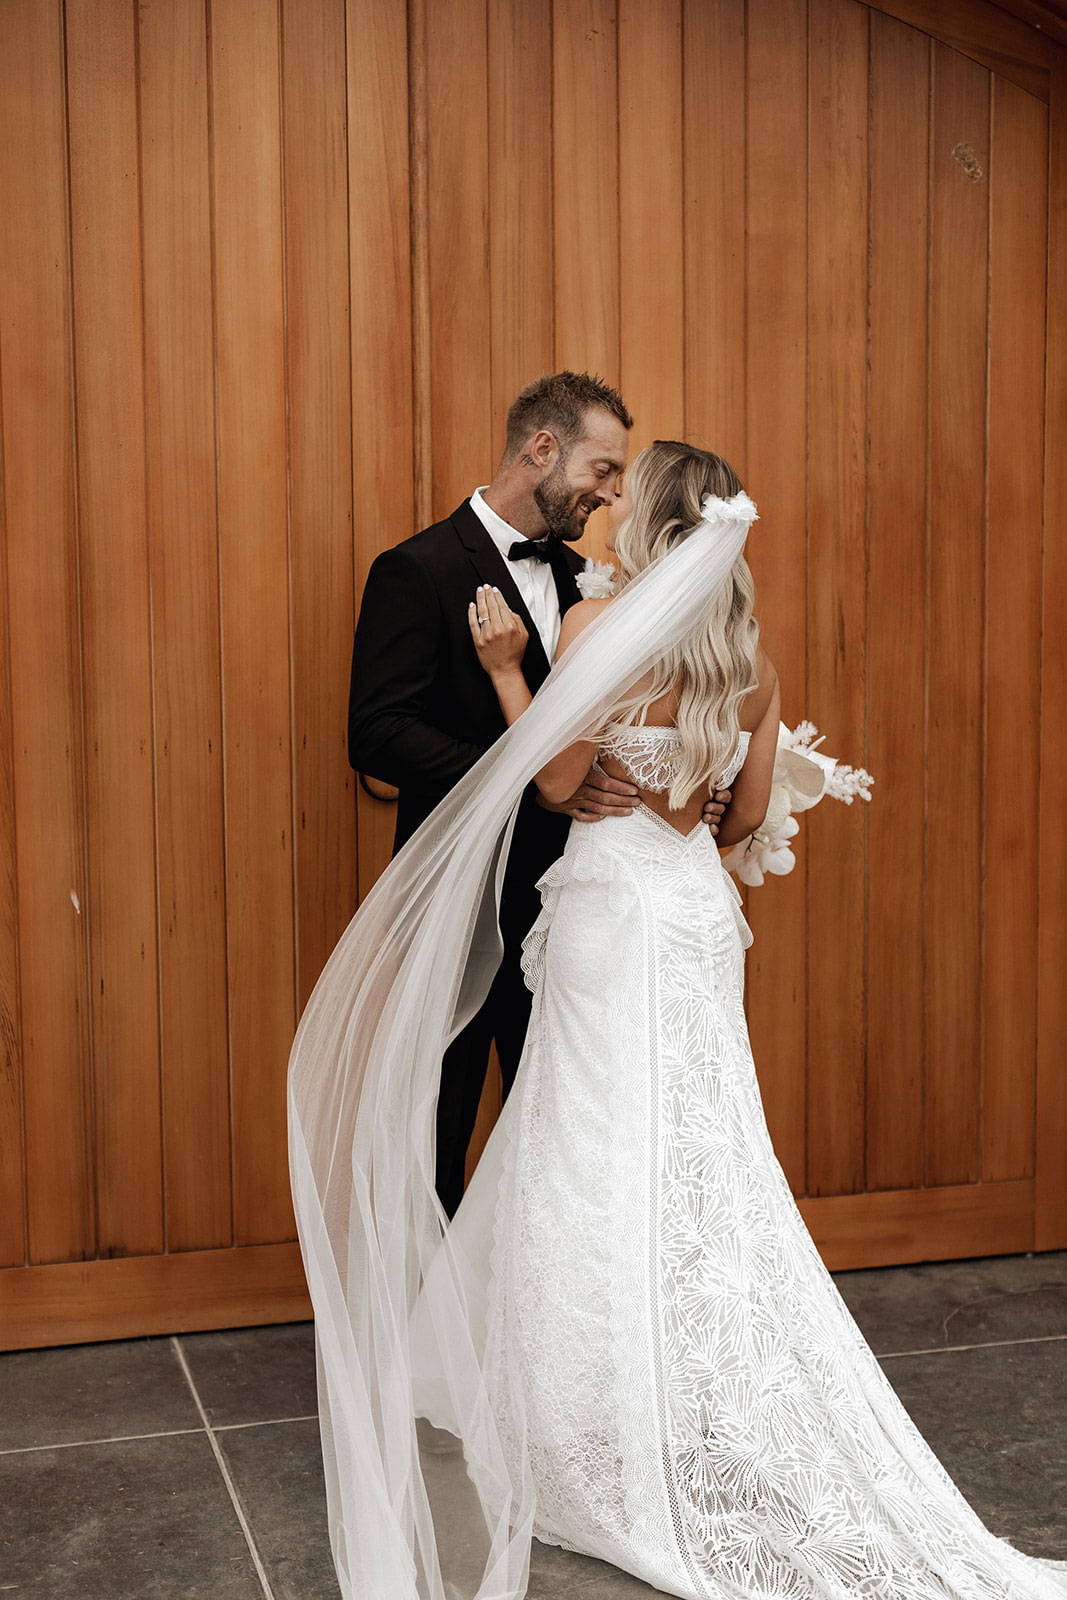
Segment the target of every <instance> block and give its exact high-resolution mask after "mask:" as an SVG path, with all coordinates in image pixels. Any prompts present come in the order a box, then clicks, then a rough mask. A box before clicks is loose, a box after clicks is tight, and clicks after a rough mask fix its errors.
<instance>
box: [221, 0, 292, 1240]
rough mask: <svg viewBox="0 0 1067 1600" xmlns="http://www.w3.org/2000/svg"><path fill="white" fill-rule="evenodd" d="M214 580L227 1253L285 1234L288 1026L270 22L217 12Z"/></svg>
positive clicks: (288, 825) (258, 13)
mask: <svg viewBox="0 0 1067 1600" xmlns="http://www.w3.org/2000/svg"><path fill="white" fill-rule="evenodd" d="M210 38H211V58H210V59H211V117H212V182H213V208H214V209H213V216H214V230H215V332H216V342H217V356H216V360H217V380H216V381H217V397H218V492H219V572H220V582H221V629H222V696H223V700H222V704H223V719H224V728H225V737H226V768H225V771H226V786H225V807H226V931H227V978H228V984H229V1007H230V1011H229V1014H230V1081H231V1106H232V1112H231V1115H232V1127H233V1209H234V1240H235V1243H237V1244H242V1245H243V1244H256V1243H260V1242H265V1241H268V1240H272V1239H279V1238H286V1237H289V1236H291V1235H292V1233H293V1228H294V1223H293V1216H292V1201H291V1198H290V1193H289V1176H288V1171H287V1170H286V1166H285V1163H284V1162H283V1161H281V1160H280V1158H279V1153H280V1152H281V1151H283V1150H284V1149H285V1144H286V1105H285V1073H286V1064H287V1061H288V1055H289V1046H290V1044H291V1042H292V1036H293V1030H294V1028H295V1026H296V973H295V951H294V920H293V907H294V902H293V837H292V832H293V830H292V818H293V796H292V727H291V718H290V694H291V679H290V674H291V643H290V631H289V629H290V624H289V592H288V590H289V534H288V517H287V499H288V492H287V491H288V485H287V473H286V455H287V432H286V384H285V325H284V282H283V256H282V169H281V129H280V62H279V37H278V15H277V7H276V5H275V4H274V0H213V4H212V10H211V33H210Z"/></svg>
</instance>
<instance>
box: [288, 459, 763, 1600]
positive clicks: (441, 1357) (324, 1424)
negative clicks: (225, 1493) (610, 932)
mask: <svg viewBox="0 0 1067 1600" xmlns="http://www.w3.org/2000/svg"><path fill="white" fill-rule="evenodd" d="M702 510H703V516H702V520H701V522H700V523H698V524H697V526H696V527H695V528H694V529H693V530H691V531H689V532H688V533H687V534H686V536H685V537H684V538H682V539H680V540H679V541H677V542H676V543H675V545H674V546H673V547H672V548H671V549H670V550H669V551H668V553H667V554H666V555H665V556H663V557H662V558H661V559H660V560H658V561H656V562H655V563H653V564H652V565H651V566H650V567H648V568H646V569H645V571H643V572H642V573H640V574H639V575H638V576H637V577H636V578H635V579H634V580H633V581H632V582H631V583H629V584H628V585H627V586H626V587H625V589H624V590H623V592H622V594H621V595H619V597H618V598H617V599H616V600H615V601H614V603H613V604H612V605H610V606H606V607H605V608H604V609H603V611H602V613H601V614H600V615H599V616H598V617H597V618H596V619H595V620H594V621H593V623H592V624H590V626H589V627H588V628H586V629H585V630H584V631H583V632H582V633H581V634H580V635H579V637H578V638H577V639H576V640H575V641H574V643H573V644H572V645H571V646H570V648H569V649H568V650H567V651H566V652H565V653H564V655H563V656H562V657H561V658H560V660H559V661H558V662H557V663H556V664H555V666H554V667H553V669H552V671H551V673H550V674H549V676H548V678H547V679H546V681H545V683H544V684H543V685H542V687H541V689H540V690H539V691H538V693H537V695H536V696H535V698H534V700H533V703H532V704H531V705H530V707H529V709H528V710H527V711H525V712H524V713H523V715H522V716H521V717H520V718H519V719H518V720H517V721H516V722H515V723H514V724H513V725H512V726H511V727H510V728H509V729H508V730H507V732H506V733H504V734H503V735H502V736H501V737H500V738H499V739H498V740H497V741H496V743H495V744H494V745H493V746H492V747H491V749H489V750H488V751H487V752H486V754H485V755H484V756H483V757H482V758H481V760H480V761H479V762H478V763H477V764H476V765H475V766H474V767H473V768H472V769H471V770H470V771H469V772H468V773H467V774H466V776H465V777H464V778H463V779H462V780H461V781H460V782H459V783H458V784H457V785H456V786H455V787H454V788H453V789H452V790H451V792H450V793H449V794H448V795H447V796H446V798H445V799H444V800H443V801H442V802H441V803H440V805H438V806H437V808H436V809H435V810H434V811H433V813H432V814H431V815H430V816H429V817H428V818H427V819H426V821H425V822H424V823H423V824H422V826H421V827H420V828H419V829H418V831H417V832H416V833H415V834H414V835H413V836H412V838H411V839H409V841H408V842H407V844H406V845H405V846H404V847H403V849H402V850H401V851H400V852H399V853H398V854H397V856H396V857H395V858H394V860H393V861H392V862H391V863H390V865H389V866H388V868H387V869H386V871H385V872H384V873H383V874H382V876H381V878H380V879H379V880H378V882H377V883H376V885H375V886H374V888H373V889H372V890H371V892H370V893H369V894H368V895H367V897H366V899H365V900H364V901H363V904H362V905H361V906H360V908H359V909H358V911H357V912H356V914H355V915H354V916H353V918H352V920H351V922H350V923H349V924H348V926H347V928H346V929H345V931H344V933H343V934H342V935H341V937H340V939H339V940H338V943H337V945H336V946H335V948H334V950H333V951H332V953H331V955H330V957H329V959H328V960H327V962H326V965H325V967H324V968H323V970H322V973H321V974H320V976H319V979H318V981H317V983H316V985H315V987H314V989H313V991H312V993H311V995H310V997H309V999H308V1002H307V1005H306V1006H305V1008H304V1011H303V1014H302V1015H301V1017H300V1021H299V1024H298V1027H297V1030H296V1035H295V1038H294V1040H293V1045H292V1049H291V1053H290V1058H289V1071H288V1123H289V1171H290V1180H291V1185H292V1193H293V1204H294V1210H295V1214H296V1223H297V1232H298V1237H299V1242H300V1250H301V1254H302V1258H303V1263H304V1269H305V1273H306V1276H307V1282H308V1288H309V1291H310V1294H311V1300H312V1305H313V1307H314V1313H315V1346H316V1364H317V1377H318V1404H319V1421H320V1430H321V1436H322V1453H323V1464H324V1468H325V1476H326V1493H327V1507H328V1517H329V1532H330V1543H331V1548H332V1551H333V1558H334V1563H335V1566H336V1569H337V1575H338V1581H339V1583H340V1587H341V1592H342V1594H343V1595H344V1597H345V1600H519V1597H520V1596H522V1595H524V1594H525V1592H526V1586H527V1581H528V1574H529V1557H530V1539H531V1529H532V1524H533V1516H534V1510H535V1493H534V1485H533V1481H532V1476H531V1472H530V1465H529V1460H528V1458H527V1455H526V1450H525V1444H524V1442H523V1441H522V1440H521V1439H520V1443H519V1449H518V1456H517V1458H516V1454H515V1450H514V1446H512V1448H511V1450H510V1452H509V1453H508V1454H507V1455H506V1454H505V1450H504V1447H503V1443H502V1440H501V1437H500V1435H499V1433H498V1430H497V1426H496V1422H495V1420H494V1413H493V1408H492V1405H491V1397H490V1395H489V1393H488V1389H487V1384H486V1381H485V1372H484V1367H483V1355H484V1341H485V1329H484V1327H483V1326H482V1325H481V1319H480V1318H479V1307H478V1305H477V1304H476V1303H475V1301H474V1299H472V1297H471V1295H470V1294H469V1293H468V1285H467V1283H466V1282H465V1279H464V1270H463V1267H464V1264H463V1262H462V1260H460V1259H459V1256H458V1253H457V1251H456V1250H455V1248H454V1247H453V1245H452V1243H451V1242H450V1238H449V1231H448V1218H447V1216H446V1215H445V1212H444V1210H443V1208H442V1207H441V1205H440V1202H439V1200H438V1198H437V1195H436V1192H435V1187H434V1171H435V1136H436V1126H435V1119H436V1103H437V1090H438V1084H439V1079H440V1064H441V1057H442V1055H443V1053H444V1049H445V1046H446V1045H447V1043H448V1042H449V1040H450V1039H451V1038H453V1037H454V1035H455V1034H456V1033H457V1032H458V1031H459V1030H460V1028H462V1027H463V1026H464V1025H465V1023H466V1022H467V1021H468V1020H469V1018H470V1017H472V1016H473V1015H474V1013H475V1011H476V1010H477V1009H478V1007H479V1006H480V1005H481V1003H482V1000H483V999H484V997H485V995H486V994H487V992H488V989H489V985H490V983H491V981H492V977H493V974H494V973H495V971H496V968H497V965H498V963H499V960H500V955H501V949H502V947H501V941H500V935H499V931H498V927H497V911H498V906H499V900H500V888H501V881H502V875H503V868H504V864H505V861H506V858H507V852H508V848H509V845H510V841H511V834H512V830H513V828H514V824H515V815H516V811H517V808H518V803H519V799H520V797H521V794H522V791H523V789H524V787H525V786H526V784H527V783H528V782H529V781H530V779H531V778H532V777H533V775H534V774H535V773H536V772H537V771H539V770H540V768H541V767H542V766H544V764H545V763H546V761H548V760H549V759H550V758H551V757H552V756H553V755H555V754H557V753H558V752H559V751H560V750H562V749H564V748H566V746H567V745H569V744H571V743H573V742H574V741H575V740H576V739H579V738H582V737H583V736H585V737H588V736H589V735H590V734H591V733H592V732H593V730H594V729H595V728H596V726H597V725H598V723H599V722H600V721H601V720H602V719H603V717H604V716H605V715H606V713H607V712H608V711H610V709H611V707H612V706H613V704H614V703H615V702H616V701H617V700H618V699H619V698H620V697H621V696H622V695H623V694H624V693H625V692H626V691H627V689H628V688H629V687H630V686H631V685H632V683H633V682H634V681H635V680H636V679H637V678H639V677H640V676H641V675H642V674H643V673H644V672H646V671H647V670H648V668H649V667H650V666H651V665H652V664H653V662H654V661H655V660H656V659H657V658H658V657H660V656H661V655H662V654H663V653H664V652H665V651H667V650H668V649H670V648H671V647H672V646H673V645H675V644H677V643H679V642H680V641H682V640H684V638H685V637H686V635H687V634H688V633H689V632H690V631H691V630H692V629H693V628H695V627H696V626H698V625H699V624H700V622H701V620H702V619H703V617H704V616H705V615H706V612H707V610H708V607H709V605H710V604H711V602H712V600H713V598H714V596H715V594H716V592H717V591H718V589H719V588H720V586H721V585H723V584H724V583H725V582H727V581H728V579H729V577H730V573H731V569H732V568H733V565H734V563H735V561H736V560H737V558H738V557H739V556H740V554H741V552H742V550H743V548H744V543H745V538H746V536H747V533H748V529H749V525H750V524H751V522H753V521H754V520H755V519H756V515H757V513H756V508H755V505H754V504H753V502H752V501H751V500H750V499H749V497H748V495H747V494H745V493H744V491H741V492H740V493H738V494H736V495H733V496H731V497H730V498H729V499H728V500H724V499H720V498H719V497H718V496H714V495H709V496H708V497H707V498H706V500H705V501H704V503H703V507H702ZM585 825H586V826H596V824H595V823H594V824H585ZM417 1329H418V1336H416V1330H417ZM509 1382H510V1384H511V1389H512V1404H511V1408H510V1409H511V1412H512V1417H513V1420H514V1418H515V1417H518V1418H520V1419H521V1418H522V1416H523V1410H522V1393H521V1374H519V1373H518V1372H516V1373H514V1374H509ZM430 1391H432V1392H433V1393H435V1394H436V1395H438V1396H445V1397H447V1399H446V1402H445V1410H446V1411H447V1418H446V1421H447V1426H448V1428H449V1430H450V1433H449V1434H445V1435H434V1433H433V1430H432V1429H429V1430H428V1429H427V1425H426V1422H425V1420H424V1419H425V1418H426V1417H427V1416H428V1414H429V1411H428V1408H427V1406H426V1405H425V1402H424V1401H423V1400H422V1398H421V1397H422V1396H423V1395H424V1394H425V1393H428V1392H430ZM439 1411H440V1408H439ZM434 1420H435V1421H440V1420H441V1416H440V1414H438V1415H437V1416H435V1418H434ZM520 1426H521V1421H520ZM451 1435H454V1436H455V1439H454V1441H453V1440H452V1439H451ZM441 1438H444V1439H445V1440H446V1441H448V1442H450V1443H453V1445H454V1447H453V1448H452V1449H444V1450H442V1449H441V1448H439V1445H440V1440H441ZM432 1446H433V1447H432Z"/></svg>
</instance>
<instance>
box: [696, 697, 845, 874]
mask: <svg viewBox="0 0 1067 1600" xmlns="http://www.w3.org/2000/svg"><path fill="white" fill-rule="evenodd" d="M817 732H818V729H817V728H816V727H815V724H814V723H812V722H798V723H797V725H796V727H795V728H787V727H786V725H785V723H784V722H780V723H779V724H778V752H777V755H776V757H775V762H774V775H773V777H772V779H771V800H770V805H769V806H768V808H767V815H766V816H765V817H764V819H763V821H762V823H761V824H760V826H759V827H758V828H757V829H756V831H755V833H753V834H751V835H750V836H749V838H748V839H747V840H744V839H743V840H741V842H740V843H739V844H736V845H734V847H733V849H732V850H729V851H727V853H726V854H725V855H724V856H723V858H722V864H723V866H724V867H725V868H726V870H727V872H736V873H737V876H738V877H739V878H740V879H741V882H742V883H747V884H751V885H753V886H756V885H758V884H761V883H762V882H763V877H764V874H765V873H767V872H773V873H775V874H777V875H781V874H783V873H786V872H792V870H793V868H794V867H795V865H796V857H795V856H794V854H793V852H792V850H791V849H790V840H791V839H792V838H793V837H794V836H795V834H796V833H797V832H798V830H799V828H800V824H799V823H798V822H797V819H796V817H795V816H794V815H793V813H794V812H796V811H809V810H810V809H811V807H812V806H814V805H818V803H819V801H820V800H821V799H822V797H823V795H827V794H829V795H833V797H834V799H835V800H843V801H844V803H845V805H847V806H850V805H851V804H852V802H853V800H854V799H855V798H856V796H857V795H859V797H860V799H861V800H869V799H870V798H871V794H870V788H871V784H872V783H873V782H874V779H873V778H872V777H871V775H870V773H869V772H865V771H864V769H863V768H862V767H847V766H845V765H844V763H843V762H840V761H836V760H835V759H834V757H833V756H826V755H823V754H822V752H821V751H820V750H818V749H816V746H817V745H820V744H822V742H823V739H824V738H825V737H826V735H825V734H820V736H819V737H818V738H816V737H815V735H816V733H817Z"/></svg>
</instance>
